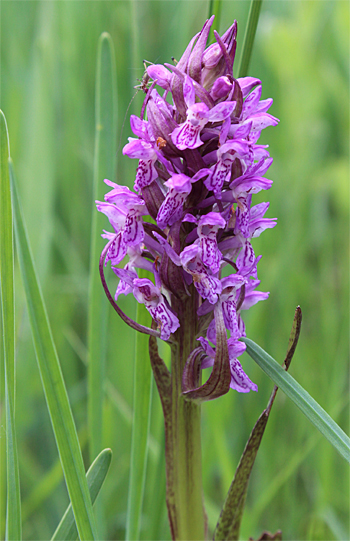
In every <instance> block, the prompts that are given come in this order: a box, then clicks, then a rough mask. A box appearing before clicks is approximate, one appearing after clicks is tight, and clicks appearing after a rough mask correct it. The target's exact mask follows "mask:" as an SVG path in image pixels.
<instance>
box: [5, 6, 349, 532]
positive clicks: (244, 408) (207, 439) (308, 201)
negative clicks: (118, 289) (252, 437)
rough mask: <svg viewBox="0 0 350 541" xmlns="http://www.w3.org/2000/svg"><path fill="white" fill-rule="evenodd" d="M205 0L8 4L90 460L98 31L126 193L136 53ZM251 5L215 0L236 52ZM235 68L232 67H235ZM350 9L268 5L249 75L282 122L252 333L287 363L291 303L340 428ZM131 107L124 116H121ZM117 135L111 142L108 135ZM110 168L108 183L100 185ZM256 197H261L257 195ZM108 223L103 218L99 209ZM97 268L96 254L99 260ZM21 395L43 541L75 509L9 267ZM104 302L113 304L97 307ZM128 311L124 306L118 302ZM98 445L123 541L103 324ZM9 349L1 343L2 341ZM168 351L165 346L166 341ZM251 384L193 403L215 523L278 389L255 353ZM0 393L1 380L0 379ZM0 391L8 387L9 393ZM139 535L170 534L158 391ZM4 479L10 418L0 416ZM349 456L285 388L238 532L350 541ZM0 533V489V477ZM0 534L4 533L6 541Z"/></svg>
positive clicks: (120, 353)
mask: <svg viewBox="0 0 350 541" xmlns="http://www.w3.org/2000/svg"><path fill="white" fill-rule="evenodd" d="M208 4H209V3H208V2H207V1H205V0H198V1H190V0H187V1H180V0H176V1H165V0H163V1H147V0H145V1H139V2H130V1H123V0H122V1H99V2H97V1H91V2H80V1H79V2H78V1H67V2H66V1H42V2H36V1H31V2H19V1H8V2H4V1H2V2H1V108H2V109H3V111H4V112H5V114H6V117H7V121H8V126H9V132H10V142H11V155H12V158H13V161H14V165H15V169H16V173H17V178H18V182H19V187H20V196H21V198H22V203H23V207H24V212H25V218H26V221H27V225H28V229H29V235H30V239H31V243H32V247H33V249H34V255H35V260H36V264H37V268H38V271H39V275H40V278H41V280H42V285H43V288H44V294H45V300H46V303H47V306H48V311H49V317H50V321H51V325H52V329H53V334H54V339H55V341H56V345H57V348H58V352H59V356H60V359H61V363H62V368H63V372H64V377H65V380H66V384H67V386H68V392H69V396H70V400H71V404H72V407H73V412H74V416H75V419H76V423H77V426H78V430H79V436H80V441H81V444H82V446H83V451H84V456H85V457H86V458H87V457H88V453H87V448H86V441H87V425H86V393H87V386H86V366H85V362H86V314H87V285H88V268H89V245H90V230H91V216H92V212H93V203H92V195H91V194H92V174H93V148H94V90H95V89H94V85H95V69H96V49H97V40H98V37H99V35H100V34H101V32H102V31H108V32H109V33H110V34H111V36H112V39H113V41H114V44H115V50H116V64H117V66H116V67H117V78H118V109H119V119H118V148H117V149H116V152H117V159H118V173H117V179H111V180H117V182H119V183H120V184H127V185H128V186H129V187H132V185H133V181H134V174H135V167H136V162H135V161H132V160H129V159H128V158H126V157H124V156H122V154H121V148H122V147H123V145H124V144H125V143H126V141H127V137H128V136H129V135H131V132H130V128H129V121H128V115H130V113H131V112H134V113H136V112H137V111H138V108H139V106H140V103H141V100H142V95H141V92H139V93H138V94H137V95H136V97H134V100H133V101H132V102H131V104H130V100H131V99H132V97H133V96H134V94H135V90H134V89H133V87H134V86H135V85H137V84H138V82H137V80H136V79H137V78H141V77H142V75H143V71H144V69H143V65H142V60H143V59H144V58H145V59H147V60H149V61H152V62H156V63H162V62H167V61H169V60H170V57H171V56H174V57H175V58H179V57H180V56H181V54H182V51H183V50H184V48H185V46H186V45H187V43H188V41H189V39H190V37H191V36H192V35H193V34H194V33H196V32H197V31H199V30H200V28H201V26H202V24H203V23H204V21H205V19H206V17H207V14H208ZM248 8H249V2H247V1H245V0H244V1H231V0H227V1H224V2H223V3H222V13H221V24H220V28H217V27H216V28H217V30H219V31H220V33H222V32H223V31H224V30H226V28H227V27H228V26H229V24H231V23H232V21H233V19H237V21H238V32H239V33H238V42H239V45H238V53H237V54H238V58H239V53H240V45H241V44H242V39H243V35H244V29H245V24H246V19H247V13H248ZM236 65H237V62H236ZM348 69H349V5H348V2H346V1H334V2H333V1H327V0H326V1H289V0H287V1H283V2H275V1H268V0H267V1H265V2H264V3H263V7H262V13H261V16H260V21H259V25H258V32H257V36H256V41H255V45H254V50H253V57H252V62H251V66H250V70H249V74H250V75H254V76H256V77H259V78H261V80H262V82H263V96H262V97H263V98H267V97H273V98H274V105H273V107H272V109H271V113H272V114H273V115H275V116H277V117H278V118H280V119H281V122H280V125H279V126H278V127H276V128H274V129H271V128H269V129H267V130H265V133H263V135H262V138H261V139H262V143H268V144H269V145H270V152H271V155H272V156H273V157H274V160H275V161H274V165H273V166H272V167H271V169H270V172H269V178H272V179H273V180H274V185H273V187H272V189H271V190H270V192H267V193H265V194H263V197H264V199H266V198H268V200H270V201H271V205H270V210H269V213H268V216H269V217H274V216H276V217H278V226H277V227H276V228H275V229H273V230H268V231H267V232H266V233H265V234H264V235H262V237H261V238H259V239H256V240H255V242H254V247H255V251H256V253H257V255H258V254H263V258H262V261H261V263H260V264H259V277H260V279H261V282H262V283H261V289H262V290H263V291H270V292H271V294H270V299H269V300H268V301H266V302H264V303H260V304H259V305H257V306H256V307H254V308H253V309H252V310H250V311H249V312H250V313H249V314H247V316H246V325H247V330H248V336H249V337H250V338H252V339H253V340H254V341H256V342H257V343H258V344H260V345H261V346H262V347H263V348H264V349H265V350H266V351H268V352H269V353H270V354H271V355H272V356H273V357H275V358H276V359H277V360H279V361H280V362H281V361H282V360H283V357H284V353H285V350H286V346H287V341H288V335H289V331H290V327H291V324H292V319H293V313H294V309H295V307H296V305H297V304H300V305H301V307H302V310H303V327H302V334H301V339H300V341H299V345H298V349H297V353H296V355H295V357H294V359H293V363H292V366H291V370H290V372H291V374H292V375H293V376H294V377H295V378H296V379H297V380H298V381H299V382H300V383H301V385H303V386H304V387H305V388H306V389H307V390H308V391H309V392H310V394H311V395H312V396H313V397H314V398H315V399H316V400H317V401H318V402H319V403H320V404H321V405H322V406H323V407H324V408H325V409H326V410H327V411H328V412H329V413H330V414H331V415H332V416H333V417H334V419H335V420H336V421H337V422H338V423H339V424H340V426H342V427H343V428H344V429H345V430H347V427H348V392H347V391H348V386H349V385H348V382H349V379H348V313H349V312H348V298H349V297H348V289H347V288H348V261H349V254H348V240H349V238H348V237H349V233H348V225H349V188H348V181H349V156H348V148H349V139H348V135H349V88H348V78H349V73H348ZM128 107H129V110H128V113H127V114H126V111H127V109H128ZM119 141H120V144H119ZM102 181H103V179H101V182H102ZM260 200H263V199H262V198H260V199H259V197H258V196H256V197H255V203H257V202H259V201H260ZM106 226H107V220H106ZM96 264H98V262H97V261H96ZM16 278H17V282H16V287H17V294H16V309H17V404H16V423H17V434H18V445H19V459H20V473H21V491H22V500H23V515H24V516H23V519H24V531H23V535H24V538H25V539H43V540H44V539H49V538H50V537H51V535H52V533H53V531H54V529H55V527H56V525H57V523H58V521H59V520H60V518H61V516H62V513H63V511H64V509H65V508H66V506H67V503H68V496H67V492H66V488H65V485H64V482H63V479H62V472H61V467H60V464H59V463H58V455H57V451H56V447H55V442H54V437H53V434H52V429H51V426H50V423H49V416H48V412H47V408H46V405H45V401H44V396H43V392H42V387H41V382H40V378H39V373H38V370H37V366H36V360H35V356H34V351H33V346H32V339H31V334H30V329H29V323H28V318H27V314H26V311H25V307H24V297H23V290H22V289H21V288H22V285H21V281H20V277H19V274H18V271H17V274H16ZM106 303H107V300H106ZM121 303H122V306H123V307H124V309H125V310H126V311H128V313H129V314H134V313H135V305H134V301H133V299H131V298H126V299H123V300H122V301H121ZM108 332H109V344H108V347H109V352H108V368H107V373H108V383H107V387H106V400H105V409H104V426H103V429H104V447H111V448H112V449H113V453H114V458H113V462H112V466H111V470H110V472H109V474H108V476H107V481H106V483H105V485H104V487H103V490H102V492H103V493H104V505H105V507H106V517H107V525H106V532H105V533H106V538H107V539H123V538H124V525H125V511H126V504H127V488H128V477H129V455H130V441H131V419H132V417H131V415H132V411H131V405H132V386H133V355H134V338H135V336H134V332H133V331H132V330H131V329H129V328H128V327H127V326H126V325H124V323H123V322H122V321H121V320H119V319H118V316H117V315H115V314H114V313H111V314H110V318H109V329H108ZM1 354H2V348H1ZM165 355H166V352H165ZM243 363H244V367H245V369H246V370H247V373H248V374H249V376H250V377H251V379H252V380H253V381H254V382H256V383H257V384H258V385H259V393H257V394H256V393H249V395H239V394H238V393H235V392H233V391H231V392H230V393H229V394H228V395H226V396H225V397H222V398H221V399H219V400H217V401H214V402H212V403H208V404H205V405H204V406H203V477H204V488H205V502H206V507H207V512H208V518H209V525H210V526H211V527H212V526H214V525H215V521H216V519H217V517H218V514H219V510H220V507H221V505H222V502H223V500H224V497H225V494H226V491H227V489H228V487H229V484H230V482H231V480H232V477H233V474H234V471H235V468H236V466H237V462H238V459H239V457H240V454H241V452H242V450H243V447H244V444H245V441H246V439H247V437H248V435H249V433H250V430H251V428H252V426H253V424H254V423H255V421H256V419H257V417H258V416H259V414H260V412H261V411H262V409H263V408H264V407H265V405H266V402H267V399H268V396H269V393H270V392H271V389H272V383H271V381H269V380H268V379H267V377H266V376H265V375H264V373H263V372H261V370H260V369H259V368H258V366H256V365H255V364H254V363H253V361H252V360H251V359H250V358H248V356H246V357H244V358H243ZM2 390H3V381H2ZM2 396H3V395H2ZM152 408H153V409H152V420H151V434H152V435H151V438H150V450H149V459H148V470H147V480H146V494H145V504H144V516H143V523H142V539H169V538H170V534H169V530H168V526H167V520H166V509H165V502H164V497H165V475H164V460H163V450H162V449H163V430H162V417H161V410H160V403H159V399H158V396H157V395H156V392H155V391H154V393H153V407H152ZM0 430H1V432H0V435H1V439H0V445H1V470H0V477H1V480H2V481H3V482H4V480H5V477H6V476H5V474H4V471H5V446H4V443H5V440H4V416H3V413H2V419H1V427H0ZM346 468H347V466H346V463H345V461H344V460H343V459H342V458H341V457H340V456H339V455H338V454H337V453H336V451H335V450H334V449H333V448H332V447H331V446H330V444H329V443H327V442H326V441H325V440H323V439H322V438H321V436H319V435H318V433H316V430H315V429H314V428H313V427H311V425H310V424H309V422H308V421H307V420H306V419H305V418H304V417H303V416H302V414H301V413H300V412H299V411H298V410H297V408H296V407H295V406H294V405H293V404H292V403H291V402H290V401H289V400H288V399H287V398H286V397H285V396H283V394H282V392H280V394H279V396H278V397H277V401H276V404H275V406H274V411H273V412H272V415H271V418H270V421H269V424H268V426H267V430H266V434H265V436H264V438H263V442H262V446H261V448H260V451H259V453H258V458H257V462H256V465H255V467H254V470H253V475H252V479H251V482H250V489H249V493H248V501H247V507H246V511H245V517H244V520H243V525H242V532H241V534H242V538H244V539H247V538H248V537H249V535H252V536H254V537H256V536H258V535H259V534H260V533H261V531H262V530H263V529H269V530H271V531H275V530H276V529H278V528H282V530H283V533H284V539H290V540H292V539H294V540H295V539H299V540H301V539H319V540H326V539H327V540H331V539H340V540H343V539H348V538H349V532H348V531H347V524H348V488H349V486H348V475H347V470H346ZM1 501H2V505H1V506H0V509H1V517H0V523H1V526H2V528H4V525H5V521H4V512H5V505H3V504H4V502H5V486H4V483H3V485H2V487H1ZM3 533H4V532H3V531H2V532H0V534H1V536H3Z"/></svg>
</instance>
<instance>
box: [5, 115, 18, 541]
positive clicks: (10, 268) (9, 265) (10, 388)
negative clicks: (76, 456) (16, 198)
mask: <svg viewBox="0 0 350 541" xmlns="http://www.w3.org/2000/svg"><path fill="white" fill-rule="evenodd" d="M0 123H1V125H0V139H1V141H0V144H1V150H0V152H1V155H0V160H1V165H0V216H1V221H0V285H1V315H2V317H1V321H2V335H3V352H4V363H5V418H6V474H7V475H6V477H7V494H6V539H11V540H19V539H22V522H21V495H20V481H19V467H18V455H17V441H16V429H15V297H14V256H13V221H12V205H11V188H10V175H9V164H8V160H9V156H10V143H9V138H8V131H7V124H6V119H5V116H4V114H3V112H2V111H0Z"/></svg>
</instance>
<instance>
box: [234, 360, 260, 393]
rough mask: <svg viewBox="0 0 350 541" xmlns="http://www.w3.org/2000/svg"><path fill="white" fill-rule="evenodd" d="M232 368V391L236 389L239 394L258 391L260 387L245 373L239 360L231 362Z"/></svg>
mask: <svg viewBox="0 0 350 541" xmlns="http://www.w3.org/2000/svg"><path fill="white" fill-rule="evenodd" d="M230 367H231V385H230V387H231V389H235V390H236V391H238V392H239V393H249V391H257V390H258V386H257V385H256V384H255V383H253V382H252V381H251V380H250V379H249V378H248V376H247V374H246V373H245V372H244V370H243V368H242V365H241V363H240V362H239V361H237V359H233V360H230Z"/></svg>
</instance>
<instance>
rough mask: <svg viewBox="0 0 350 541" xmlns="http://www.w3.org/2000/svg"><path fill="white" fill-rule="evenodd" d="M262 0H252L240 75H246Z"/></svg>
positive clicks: (240, 62) (239, 70) (240, 64)
mask: <svg viewBox="0 0 350 541" xmlns="http://www.w3.org/2000/svg"><path fill="white" fill-rule="evenodd" d="M261 4H262V0H252V1H251V4H250V9H249V15H248V22H247V27H246V30H245V34H244V41H243V46H242V54H241V58H240V61H239V68H238V77H246V76H247V75H248V68H249V62H250V57H251V55H252V50H253V45H254V38H255V33H256V28H257V26H258V21H259V15H260V9H261Z"/></svg>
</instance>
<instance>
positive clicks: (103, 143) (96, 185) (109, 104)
mask: <svg viewBox="0 0 350 541" xmlns="http://www.w3.org/2000/svg"><path fill="white" fill-rule="evenodd" d="M116 117H117V105H116V73H115V57H114V47H113V42H112V39H111V36H110V35H109V34H108V33H107V32H104V33H103V34H101V36H100V38H99V41H98V51H97V70H96V95H95V156H94V178H93V209H92V231H91V248H90V278H89V302H88V389H89V392H88V426H89V455H90V460H91V461H92V460H93V458H94V457H96V456H97V455H98V453H99V452H100V451H101V449H102V445H103V443H102V427H103V401H104V378H105V358H106V338H107V316H108V302H106V298H105V294H104V292H103V288H102V286H101V280H100V275H99V271H98V262H99V256H100V253H101V252H102V249H103V246H104V240H103V239H102V238H101V233H102V230H103V227H104V226H105V216H104V215H103V214H101V213H100V212H97V210H96V206H95V200H102V201H103V200H104V193H105V191H106V185H105V183H104V182H103V180H104V179H105V178H108V179H109V180H112V181H114V180H115V168H116V139H117V118H116ZM96 511H97V513H96V518H97V526H98V532H99V538H100V539H101V538H103V537H104V532H103V523H104V521H103V517H102V509H101V506H98V507H97V509H96Z"/></svg>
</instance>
